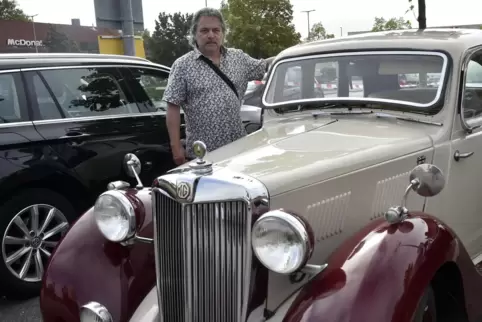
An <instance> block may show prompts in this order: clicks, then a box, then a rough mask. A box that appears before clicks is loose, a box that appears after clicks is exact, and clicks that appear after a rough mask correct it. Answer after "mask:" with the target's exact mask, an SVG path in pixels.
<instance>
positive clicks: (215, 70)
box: [199, 55, 239, 98]
mask: <svg viewBox="0 0 482 322" xmlns="http://www.w3.org/2000/svg"><path fill="white" fill-rule="evenodd" d="M199 58H200V59H201V60H203V61H204V62H205V63H206V64H208V66H209V67H211V69H212V70H214V72H216V74H218V76H219V77H221V78H222V80H223V81H224V82H225V83H226V84H227V85H228V86H229V87H230V88H231V89H232V90H233V92H234V94H235V95H236V97H237V98H239V95H238V91H237V90H236V86H234V84H233V82H232V81H231V80H230V79H229V77H228V76H226V74H224V73H223V72H222V71H221V70H220V69H219V68H218V66H216V65H214V64H213V62H212V61H211V59H209V58H207V57H205V56H203V55H201V56H200V57H199Z"/></svg>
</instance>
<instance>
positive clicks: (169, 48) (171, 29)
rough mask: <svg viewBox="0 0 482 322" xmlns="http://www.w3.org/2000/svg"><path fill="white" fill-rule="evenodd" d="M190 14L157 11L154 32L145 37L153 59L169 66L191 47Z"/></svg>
mask: <svg viewBox="0 0 482 322" xmlns="http://www.w3.org/2000/svg"><path fill="white" fill-rule="evenodd" d="M192 16H193V15H192V14H181V13H180V12H176V13H174V14H168V13H166V12H161V13H159V16H158V19H157V20H156V21H155V24H156V26H155V28H154V32H153V33H152V36H151V37H149V38H147V48H148V49H149V54H150V56H151V59H152V60H153V61H155V62H157V63H159V64H163V65H166V66H171V65H172V63H174V61H175V60H176V59H177V58H179V57H181V56H182V55H184V54H185V53H187V52H188V51H189V50H190V49H191V47H190V45H189V39H188V36H189V28H190V27H191V21H192ZM144 39H146V38H144Z"/></svg>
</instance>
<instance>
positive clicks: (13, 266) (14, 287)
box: [0, 189, 76, 300]
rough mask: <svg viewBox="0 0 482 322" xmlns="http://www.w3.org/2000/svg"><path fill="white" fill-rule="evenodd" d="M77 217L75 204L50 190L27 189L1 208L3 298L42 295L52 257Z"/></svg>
mask: <svg viewBox="0 0 482 322" xmlns="http://www.w3.org/2000/svg"><path fill="white" fill-rule="evenodd" d="M34 218H37V221H36V220H35V219H34ZM47 218H49V219H50V221H49V222H48V224H46V225H45V227H43V226H44V224H45V223H46V222H47ZM75 218H76V211H75V209H74V207H73V206H72V204H71V203H70V202H69V201H68V200H67V199H66V198H65V197H63V196H62V195H60V194H59V193H56V192H54V191H52V190H48V189H28V190H23V191H21V192H20V193H19V194H16V195H14V196H13V197H12V198H11V199H10V200H8V201H7V202H5V203H3V204H2V205H0V238H1V239H0V248H1V257H0V290H2V293H3V294H2V295H4V296H5V297H7V298H8V299H12V300H24V299H29V298H32V297H35V296H38V295H39V293H40V288H41V285H42V278H43V272H44V271H45V268H46V267H47V263H48V260H49V257H50V255H51V254H52V251H53V250H54V247H55V246H56V244H57V243H58V241H60V239H61V237H63V236H64V235H65V233H66V232H67V230H68V228H69V227H70V225H71V224H72V222H73V220H75ZM22 222H23V224H24V225H25V226H23V225H22ZM35 228H37V229H35ZM54 228H57V229H56V230H54ZM34 230H36V231H37V233H34ZM27 234H28V237H27ZM14 255H15V256H14ZM29 257H30V260H28V258H29ZM7 262H8V263H7Z"/></svg>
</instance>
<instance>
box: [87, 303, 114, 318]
mask: <svg viewBox="0 0 482 322" xmlns="http://www.w3.org/2000/svg"><path fill="white" fill-rule="evenodd" d="M112 321H113V320H112V316H111V315H110V313H109V311H108V310H107V309H106V307H105V306H103V305H102V304H99V303H97V302H89V303H87V304H86V305H83V306H82V308H81V309H80V322H112Z"/></svg>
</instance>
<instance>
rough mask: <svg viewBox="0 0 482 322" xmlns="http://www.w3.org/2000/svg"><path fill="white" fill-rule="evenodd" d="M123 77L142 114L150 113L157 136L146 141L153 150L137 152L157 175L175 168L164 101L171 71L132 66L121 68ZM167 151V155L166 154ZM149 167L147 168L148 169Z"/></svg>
mask: <svg viewBox="0 0 482 322" xmlns="http://www.w3.org/2000/svg"><path fill="white" fill-rule="evenodd" d="M122 73H123V77H124V78H125V79H126V82H127V83H128V84H129V88H130V89H131V91H132V93H133V95H134V97H135V99H136V101H137V102H138V103H139V105H140V106H141V109H142V113H146V114H149V115H150V116H151V117H152V120H153V121H154V124H155V128H156V131H155V134H154V135H152V136H150V137H149V138H147V142H148V144H149V145H150V147H151V148H149V149H144V150H143V151H138V152H137V155H138V156H139V158H140V159H141V161H142V162H143V163H146V162H149V164H150V166H149V167H150V169H152V170H153V172H154V173H157V174H158V175H159V174H162V173H164V172H166V171H167V170H169V169H172V168H173V167H174V166H175V165H174V163H173V162H172V160H169V161H167V160H166V157H169V158H170V157H171V148H170V142H169V133H168V131H167V126H166V111H167V103H166V102H165V101H163V100H162V98H163V96H164V90H165V89H166V86H167V81H168V78H169V71H168V70H167V69H164V68H162V67H159V68H155V67H145V66H130V67H129V68H123V69H122ZM180 130H181V139H184V138H185V125H184V114H183V113H182V111H181V129H180ZM166 151H169V152H168V155H166ZM146 168H147V166H146Z"/></svg>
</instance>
